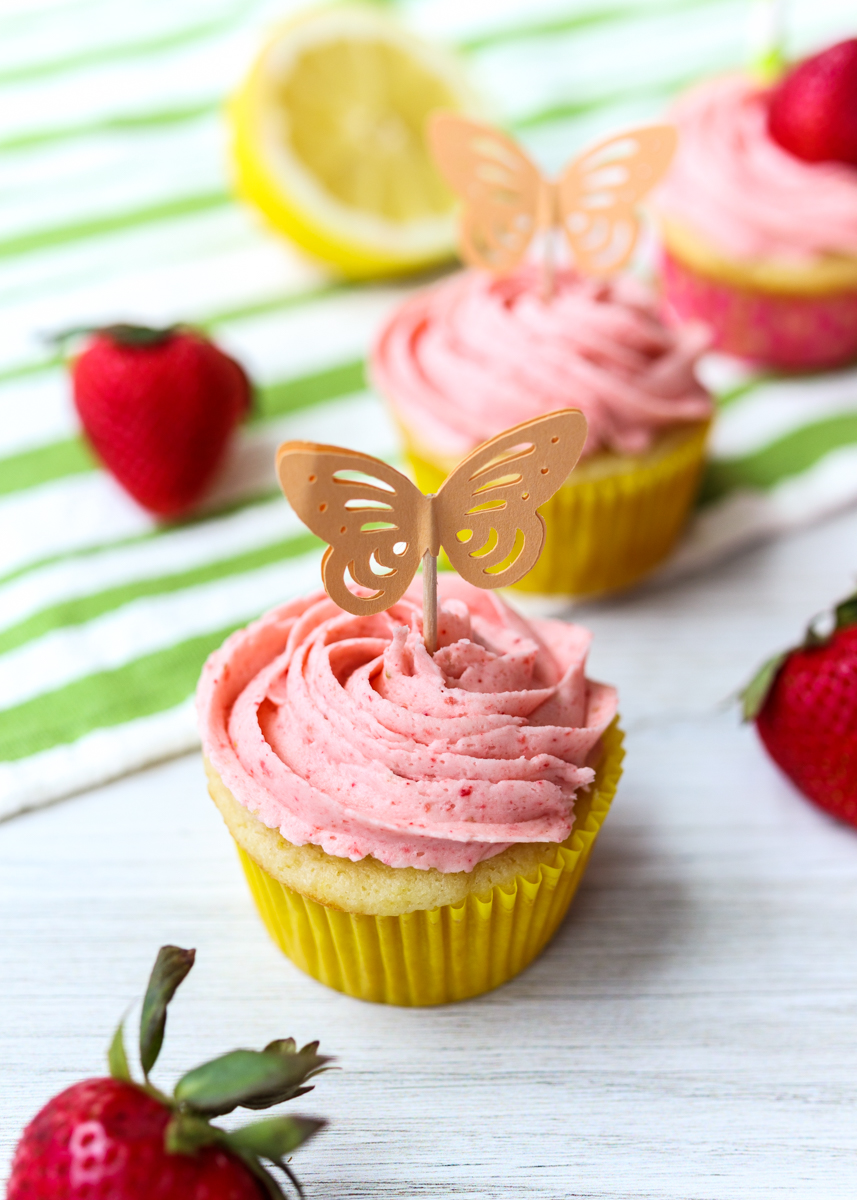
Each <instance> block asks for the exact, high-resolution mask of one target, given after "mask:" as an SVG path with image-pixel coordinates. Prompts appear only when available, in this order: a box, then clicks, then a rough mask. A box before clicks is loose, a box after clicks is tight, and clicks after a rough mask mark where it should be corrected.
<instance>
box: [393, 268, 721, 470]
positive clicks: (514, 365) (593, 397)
mask: <svg viewBox="0 0 857 1200" xmlns="http://www.w3.org/2000/svg"><path fill="white" fill-rule="evenodd" d="M706 338H707V334H706V333H705V332H704V330H703V329H702V328H701V327H685V328H684V329H671V328H668V327H667V326H666V325H664V323H663V322H662V320H661V319H660V317H659V315H658V308H657V303H656V301H655V298H654V297H653V295H652V294H651V292H650V291H649V290H648V289H647V288H645V287H644V286H643V285H642V284H641V283H639V282H638V281H637V280H635V279H633V278H631V277H627V276H625V277H619V278H617V279H614V280H610V281H601V280H595V279H585V278H582V277H581V276H579V275H577V274H575V273H573V272H570V271H568V272H561V273H560V274H559V276H558V278H557V285H556V293H555V295H554V296H553V297H552V298H551V300H549V301H545V300H544V299H542V297H541V294H540V283H539V277H538V273H537V272H536V271H535V270H534V269H533V268H530V267H528V268H525V269H524V270H521V271H518V272H516V273H515V274H514V275H509V276H505V277H503V278H499V279H495V278H493V277H492V276H490V275H487V274H483V273H482V272H478V271H464V272H461V273H459V274H457V275H454V276H452V277H451V278H449V279H446V280H444V281H443V282H441V283H440V284H438V285H436V286H435V287H433V288H429V289H427V290H425V291H422V292H420V293H418V294H417V295H415V296H414V297H412V298H411V299H410V300H408V301H407V302H406V303H405V304H403V305H402V307H401V308H400V309H399V310H398V311H397V312H396V313H395V314H394V315H393V317H392V318H391V319H390V321H389V322H388V323H387V325H386V326H385V327H384V328H383V329H382V331H381V334H380V336H379V338H378V339H377V342H376V344H375V347H374V349H373V352H372V357H371V364H370V366H371V374H372V378H373V382H374V383H375V385H376V387H377V388H378V390H379V391H380V392H381V393H382V394H383V395H384V396H385V397H386V398H387V400H388V401H389V403H390V404H391V405H392V407H393V409H394V411H395V412H396V413H397V414H398V416H399V418H400V420H401V421H402V423H403V425H404V426H405V428H406V430H407V431H408V432H409V433H410V434H411V435H412V436H413V437H414V438H415V440H416V442H417V445H418V446H419V445H420V444H425V445H426V447H427V448H428V449H430V450H433V451H434V452H435V453H437V454H439V455H440V456H442V457H449V458H456V459H457V458H461V457H462V456H463V455H465V454H468V453H469V452H470V451H471V450H472V449H473V448H474V447H475V446H477V445H479V443H480V442H483V441H485V440H486V439H487V438H489V437H493V436H494V435H495V434H498V433H502V431H503V430H504V429H507V428H508V427H509V426H511V425H518V424H520V423H521V422H522V421H528V420H532V419H533V418H534V417H538V416H541V415H542V414H543V413H548V412H554V411H556V410H557V409H560V408H579V409H581V410H582V411H583V413H584V414H585V416H586V419H587V421H588V423H589V435H588V438H587V442H586V447H585V449H584V454H585V455H586V454H590V455H591V454H594V453H595V452H596V451H598V450H615V451H618V452H619V453H620V454H641V453H644V452H645V451H646V450H648V449H649V448H650V446H651V444H652V442H653V441H654V439H655V437H656V436H657V434H658V433H659V432H660V431H662V430H663V429H665V428H668V427H670V426H674V425H676V424H677V423H680V422H684V421H698V420H705V419H706V418H707V417H708V416H709V415H710V413H711V402H710V399H709V397H708V395H707V393H706V392H705V391H704V389H703V388H702V387H701V385H700V384H699V383H698V381H697V379H696V377H695V374H694V367H695V364H696V361H697V359H698V357H699V355H700V353H701V352H702V350H703V349H704V346H705V342H706Z"/></svg>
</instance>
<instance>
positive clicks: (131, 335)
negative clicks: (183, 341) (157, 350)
mask: <svg viewBox="0 0 857 1200" xmlns="http://www.w3.org/2000/svg"><path fill="white" fill-rule="evenodd" d="M176 329H177V326H175V325H168V326H167V327H166V328H165V329H151V328H150V327H149V326H148V325H126V324H123V323H121V322H120V323H119V324H117V325H105V326H103V328H101V329H99V330H97V331H96V332H98V333H103V334H105V335H106V336H107V337H109V338H110V339H111V341H114V342H119V343H120V345H123V346H155V345H157V343H158V342H165V341H166V340H167V339H168V338H171V337H172V336H173V334H174V333H175V332H176Z"/></svg>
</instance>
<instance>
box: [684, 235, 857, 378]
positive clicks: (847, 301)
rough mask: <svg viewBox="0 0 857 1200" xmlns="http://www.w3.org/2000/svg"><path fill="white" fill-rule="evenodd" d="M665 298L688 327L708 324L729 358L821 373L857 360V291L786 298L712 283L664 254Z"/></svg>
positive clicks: (718, 281) (786, 295)
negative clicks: (691, 322) (695, 323)
mask: <svg viewBox="0 0 857 1200" xmlns="http://www.w3.org/2000/svg"><path fill="white" fill-rule="evenodd" d="M661 274H662V278H663V282H664V295H665V297H666V300H667V302H668V303H669V304H670V305H671V307H672V308H673V309H674V310H675V312H676V313H677V314H678V315H679V316H680V317H681V318H682V320H685V321H704V322H705V323H706V325H708V327H709V329H710V330H711V331H712V336H713V344H714V346H716V347H717V348H718V349H720V350H725V351H726V352H727V353H728V354H736V355H738V356H739V357H740V358H748V359H751V360H752V361H754V362H759V363H764V364H766V365H767V366H771V367H779V368H781V369H783V370H787V371H817V370H825V369H827V368H830V367H836V366H841V365H842V364H844V363H848V362H851V361H852V360H853V359H854V358H855V357H857V287H853V286H852V287H849V288H840V289H836V290H832V291H829V292H818V293H816V292H807V293H806V294H801V293H799V292H793V293H789V292H781V291H767V290H764V289H762V288H754V287H740V286H737V285H736V284H735V283H732V282H729V281H724V280H722V279H716V278H712V277H711V276H708V275H706V274H704V273H703V272H701V271H698V270H695V269H694V268H693V267H692V266H689V265H688V264H687V263H686V262H684V261H683V260H682V259H681V258H679V257H678V256H677V255H673V254H670V253H669V252H666V251H665V252H664V255H663V262H662V272H661Z"/></svg>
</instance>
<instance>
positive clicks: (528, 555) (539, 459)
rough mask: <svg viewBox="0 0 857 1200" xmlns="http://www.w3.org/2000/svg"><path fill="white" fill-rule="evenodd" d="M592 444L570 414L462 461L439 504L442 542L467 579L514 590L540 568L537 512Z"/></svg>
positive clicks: (510, 433) (522, 429)
mask: <svg viewBox="0 0 857 1200" xmlns="http://www.w3.org/2000/svg"><path fill="white" fill-rule="evenodd" d="M585 441H586V418H585V417H584V415H583V413H581V412H578V411H577V410H575V409H563V410H562V411H561V412H555V413H548V414H547V415H546V416H544V417H538V418H537V419H536V420H535V421H527V422H526V423H525V424H523V425H517V426H515V428H514V429H507V430H506V432H505V433H501V434H500V435H499V436H498V437H495V438H492V439H491V441H489V442H485V443H484V444H483V445H482V446H478V447H477V448H476V450H474V451H473V453H472V454H469V455H468V456H467V458H465V459H464V461H463V462H461V463H459V465H458V466H457V467H456V468H455V470H454V471H453V472H452V474H451V475H450V476H449V478H448V479H446V480H445V481H444V483H443V484H442V486H441V488H440V491H439V492H438V494H437V496H436V497H435V499H434V500H433V501H432V503H433V505H434V506H435V522H436V530H437V533H436V536H437V539H438V541H439V542H440V543H441V544H442V545H443V548H444V550H446V553H447V555H448V556H449V560H450V562H451V563H452V565H453V567H455V569H456V571H458V573H459V575H461V576H462V578H464V579H466V580H467V581H468V583H472V584H475V585H476V587H482V588H496V587H506V586H507V585H508V584H512V583H517V582H518V580H519V579H522V578H523V576H524V575H526V573H527V572H528V571H529V570H530V568H531V567H533V566H534V565H535V563H536V560H537V559H538V557H539V555H540V554H541V552H542V546H543V545H544V540H545V523H544V520H543V519H542V517H541V515H540V514H539V513H538V512H537V511H536V510H537V509H538V507H539V506H540V505H541V504H545V503H546V502H547V501H548V500H549V499H550V498H551V496H552V495H553V494H554V492H556V491H557V490H558V489H559V488H560V487H561V486H562V485H563V483H565V481H566V479H567V478H568V474H569V472H570V471H571V469H572V467H573V466H574V464H575V463H576V462H577V460H578V458H579V457H580V454H581V451H582V450H583V444H584V442H585ZM433 552H436V551H433Z"/></svg>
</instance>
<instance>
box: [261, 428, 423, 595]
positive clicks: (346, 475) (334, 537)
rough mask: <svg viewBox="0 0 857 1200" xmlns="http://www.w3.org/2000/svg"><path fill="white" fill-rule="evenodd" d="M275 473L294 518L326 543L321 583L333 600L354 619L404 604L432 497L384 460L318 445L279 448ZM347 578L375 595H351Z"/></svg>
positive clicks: (304, 443)
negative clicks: (382, 572)
mask: <svg viewBox="0 0 857 1200" xmlns="http://www.w3.org/2000/svg"><path fill="white" fill-rule="evenodd" d="M277 474H278V475H279V479H280V486H281V487H282V489H283V491H284V492H285V494H286V497H287V499H288V500H289V503H290V504H291V506H292V508H293V509H294V510H295V512H296V513H297V515H298V516H299V517H300V519H301V520H302V521H303V523H304V524H305V525H307V526H308V527H309V528H310V529H311V530H312V532H313V533H314V534H316V535H317V536H318V537H320V538H321V539H322V540H323V541H325V542H327V544H328V549H327V551H326V553H325V555H324V559H323V560H322V566H321V576H322V580H323V581H324V586H325V590H326V591H327V594H328V595H329V596H330V598H331V600H333V601H334V603H336V604H338V605H339V607H340V608H343V609H345V611H346V612H350V613H354V614H355V615H357V616H371V615H372V614H373V613H379V612H384V610H385V609H388V608H389V607H390V605H391V604H395V603H396V601H397V600H400V599H401V598H402V596H403V595H404V594H405V592H406V590H407V588H408V585H409V584H410V582H411V580H412V579H413V577H414V575H415V574H416V571H417V568H418V567H419V565H420V559H421V558H422V556H423V553H424V552H425V550H426V548H427V546H428V543H429V538H430V533H429V530H430V520H431V518H430V501H429V499H428V497H427V496H424V495H423V494H422V492H420V491H419V490H418V489H417V488H416V487H414V485H413V484H412V483H411V481H410V480H409V479H406V478H405V476H404V475H402V474H401V473H400V472H399V471H396V470H395V469H394V468H393V467H390V466H388V465H387V464H386V463H384V462H381V461H380V459H377V458H372V457H371V456H370V455H368V454H360V453H359V452H358V451H356V450H345V449H342V448H341V447H339V446H322V445H316V444H315V443H313V442H285V443H284V444H283V445H282V446H280V448H279V450H278V451H277ZM355 476H357V477H355ZM385 485H386V486H385ZM373 564H377V565H378V566H379V567H381V568H383V569H384V570H385V571H387V572H389V573H385V574H378V573H376V571H374V570H373ZM346 572H348V573H349V574H350V575H351V578H352V579H353V580H354V582H355V583H356V584H358V585H359V586H360V587H362V588H367V589H369V591H370V595H368V596H358V595H356V594H355V593H354V592H353V591H351V590H350V588H349V587H348V585H347V583H346Z"/></svg>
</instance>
